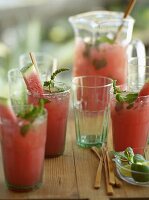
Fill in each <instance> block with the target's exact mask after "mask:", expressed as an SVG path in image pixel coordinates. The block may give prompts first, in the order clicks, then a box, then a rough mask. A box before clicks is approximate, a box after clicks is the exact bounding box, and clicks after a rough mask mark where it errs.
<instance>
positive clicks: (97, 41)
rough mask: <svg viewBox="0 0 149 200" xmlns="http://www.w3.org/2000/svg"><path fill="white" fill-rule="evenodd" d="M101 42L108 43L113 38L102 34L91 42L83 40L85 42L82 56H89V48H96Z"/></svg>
mask: <svg viewBox="0 0 149 200" xmlns="http://www.w3.org/2000/svg"><path fill="white" fill-rule="evenodd" d="M102 43H108V44H113V43H114V40H113V39H110V38H108V37H107V36H102V37H99V38H97V39H96V41H95V42H94V43H92V42H91V41H84V44H85V50H84V51H83V56H84V57H89V56H90V50H91V48H92V47H93V48H94V47H95V48H97V50H98V46H99V45H100V44H102Z"/></svg>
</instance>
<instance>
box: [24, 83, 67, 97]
mask: <svg viewBox="0 0 149 200" xmlns="http://www.w3.org/2000/svg"><path fill="white" fill-rule="evenodd" d="M54 83H56V84H61V85H62V86H64V91H59V92H49V91H48V90H45V91H44V93H43V94H39V93H36V94H35V93H31V92H30V91H29V90H27V94H28V95H33V97H35V98H36V97H48V96H53V95H60V94H65V93H70V90H71V86H69V85H68V84H67V83H63V82H60V81H54ZM46 91H47V92H46Z"/></svg>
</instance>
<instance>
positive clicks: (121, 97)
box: [113, 80, 138, 109]
mask: <svg viewBox="0 0 149 200" xmlns="http://www.w3.org/2000/svg"><path fill="white" fill-rule="evenodd" d="M113 93H114V94H115V98H116V100H117V102H119V103H128V104H129V105H128V107H127V108H128V109H130V108H131V107H132V106H133V104H134V102H135V101H136V99H137V98H138V93H137V92H126V91H123V90H121V89H120V88H119V87H117V86H116V80H114V81H113Z"/></svg>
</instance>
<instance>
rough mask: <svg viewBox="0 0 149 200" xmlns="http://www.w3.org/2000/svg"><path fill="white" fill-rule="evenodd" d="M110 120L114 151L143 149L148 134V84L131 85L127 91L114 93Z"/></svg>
mask: <svg viewBox="0 0 149 200" xmlns="http://www.w3.org/2000/svg"><path fill="white" fill-rule="evenodd" d="M132 86H133V87H132ZM111 120H112V135H113V146H114V150H115V151H123V150H125V149H126V148H127V147H132V148H144V147H145V146H146V144H147V139H148V134H149V83H148V82H147V83H144V85H143V86H142V83H141V84H140V85H139V83H137V84H136V85H135V83H133V85H131V86H128V91H124V92H122V91H120V92H119V91H118V92H116V94H114V96H113V98H112V100H111Z"/></svg>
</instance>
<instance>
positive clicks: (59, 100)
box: [21, 64, 70, 157]
mask: <svg viewBox="0 0 149 200" xmlns="http://www.w3.org/2000/svg"><path fill="white" fill-rule="evenodd" d="M60 71H62V69H60V70H56V72H55V73H54V74H53V75H52V76H51V77H55V74H56V73H57V72H58V73H59V72H60ZM21 72H22V75H23V78H24V80H25V83H26V85H27V89H28V91H29V93H28V101H29V103H30V104H35V105H36V104H38V102H39V99H44V102H45V108H46V109H47V111H48V127H47V140H46V148H45V157H56V156H60V155H62V154H63V152H64V149H65V137H66V128H67V117H68V111H69V96H70V87H69V86H68V85H67V84H65V83H61V82H55V81H53V80H52V78H51V79H50V81H45V82H44V83H45V86H43V85H42V82H41V80H40V77H39V73H38V71H37V70H36V68H35V67H34V65H32V64H31V65H29V66H26V67H24V68H23V69H22V70H21ZM50 84H51V85H50Z"/></svg>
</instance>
